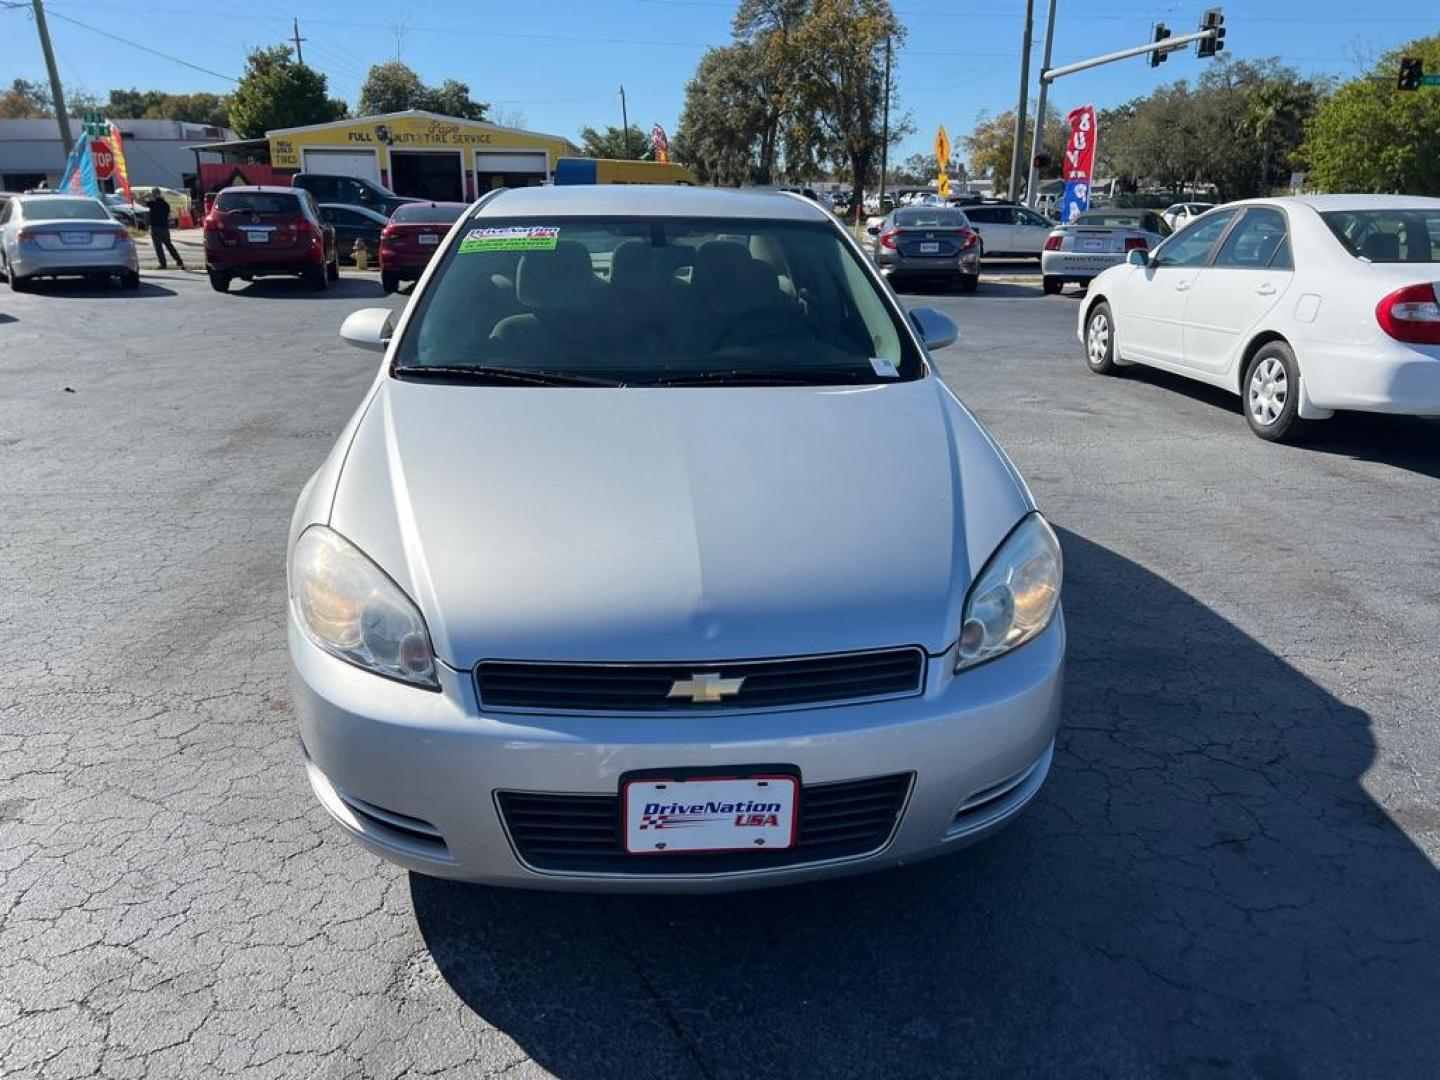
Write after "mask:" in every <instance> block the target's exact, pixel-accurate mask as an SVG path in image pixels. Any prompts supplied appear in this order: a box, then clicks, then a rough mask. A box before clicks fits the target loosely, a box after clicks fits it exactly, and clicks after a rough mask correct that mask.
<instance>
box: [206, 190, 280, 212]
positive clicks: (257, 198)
mask: <svg viewBox="0 0 1440 1080" xmlns="http://www.w3.org/2000/svg"><path fill="white" fill-rule="evenodd" d="M215 209H216V210H219V211H220V212H221V213H223V214H298V213H299V212H300V200H299V199H297V198H296V197H295V196H294V195H285V194H283V193H271V192H268V191H222V192H221V193H220V195H219V196H218V197H217V198H216V200H215Z"/></svg>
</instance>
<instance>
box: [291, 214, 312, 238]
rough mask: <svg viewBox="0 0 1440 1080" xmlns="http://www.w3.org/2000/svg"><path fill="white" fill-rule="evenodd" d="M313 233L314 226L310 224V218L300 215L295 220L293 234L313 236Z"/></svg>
mask: <svg viewBox="0 0 1440 1080" xmlns="http://www.w3.org/2000/svg"><path fill="white" fill-rule="evenodd" d="M314 234H315V226H313V225H311V224H310V219H309V218H303V217H302V218H300V219H299V220H297V221H296V222H295V235H296V236H313V235H314Z"/></svg>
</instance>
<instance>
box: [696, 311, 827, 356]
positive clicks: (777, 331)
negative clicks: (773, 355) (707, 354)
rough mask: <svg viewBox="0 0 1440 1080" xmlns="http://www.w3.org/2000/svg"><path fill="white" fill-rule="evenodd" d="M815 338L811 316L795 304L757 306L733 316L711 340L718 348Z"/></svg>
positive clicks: (712, 344)
mask: <svg viewBox="0 0 1440 1080" xmlns="http://www.w3.org/2000/svg"><path fill="white" fill-rule="evenodd" d="M777 338H779V339H782V340H784V339H800V338H808V339H809V340H811V341H813V340H814V339H815V330H814V328H813V327H811V325H810V322H809V320H807V319H806V318H805V316H804V315H802V314H800V312H799V311H797V310H795V309H794V308H784V307H777V308H758V309H751V310H750V311H742V312H740V313H739V314H738V315H735V316H733V317H732V318H731V319H730V320H729V321H727V322H726V323H725V325H724V326H722V327H721V328H720V329H719V330H718V331H716V333H715V336H714V339H713V340H712V342H711V348H712V349H715V350H716V351H719V350H723V349H728V348H735V347H738V346H745V345H760V344H763V343H764V342H767V341H773V340H775V339H777Z"/></svg>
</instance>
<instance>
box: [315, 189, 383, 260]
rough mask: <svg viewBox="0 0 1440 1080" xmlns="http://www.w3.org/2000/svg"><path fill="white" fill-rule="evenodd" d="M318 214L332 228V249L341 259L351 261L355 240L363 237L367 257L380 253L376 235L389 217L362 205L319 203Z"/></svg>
mask: <svg viewBox="0 0 1440 1080" xmlns="http://www.w3.org/2000/svg"><path fill="white" fill-rule="evenodd" d="M320 217H321V218H323V219H324V221H325V223H326V224H327V225H329V226H330V227H331V228H332V229H334V230H335V250H336V252H337V253H338V256H339V258H340V260H341V261H342V262H354V261H355V241H356V240H363V241H365V247H366V249H367V250H368V251H369V252H370V257H371V259H372V260H373V259H378V258H379V255H380V237H381V235H382V234H383V233H384V231H385V226H386V225H388V224H390V219H389V218H387V217H386V216H385V215H384V214H381V213H379V212H377V211H375V210H367V209H366V208H365V207H363V206H345V205H343V204H340V203H321V204H320Z"/></svg>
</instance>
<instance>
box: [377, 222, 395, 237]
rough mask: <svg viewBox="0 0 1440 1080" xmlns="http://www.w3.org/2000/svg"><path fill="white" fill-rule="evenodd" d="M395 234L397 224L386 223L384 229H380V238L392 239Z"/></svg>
mask: <svg viewBox="0 0 1440 1080" xmlns="http://www.w3.org/2000/svg"><path fill="white" fill-rule="evenodd" d="M394 236H395V226H394V225H386V226H385V227H384V228H383V229H381V230H380V239H381V240H390V239H392V238H393V237H394Z"/></svg>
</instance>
